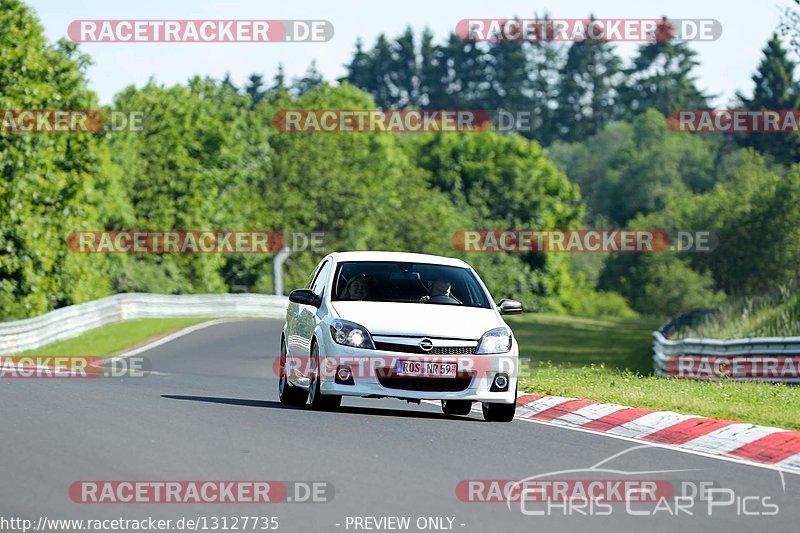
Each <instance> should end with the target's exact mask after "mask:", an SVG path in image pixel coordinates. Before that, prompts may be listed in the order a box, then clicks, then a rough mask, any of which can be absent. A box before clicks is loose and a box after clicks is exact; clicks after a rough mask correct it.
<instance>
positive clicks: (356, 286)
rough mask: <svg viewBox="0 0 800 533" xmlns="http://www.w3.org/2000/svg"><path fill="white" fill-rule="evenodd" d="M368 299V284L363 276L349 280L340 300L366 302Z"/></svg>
mask: <svg viewBox="0 0 800 533" xmlns="http://www.w3.org/2000/svg"><path fill="white" fill-rule="evenodd" d="M368 297H369V282H368V281H367V278H366V277H365V276H364V275H363V274H362V275H360V276H353V277H352V278H350V281H348V282H347V285H346V286H345V288H344V292H343V293H342V298H346V299H348V300H366V299H367V298H368Z"/></svg>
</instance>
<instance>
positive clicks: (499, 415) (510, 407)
mask: <svg viewBox="0 0 800 533" xmlns="http://www.w3.org/2000/svg"><path fill="white" fill-rule="evenodd" d="M482 407H483V419H484V420H486V421H487V422H511V421H512V420H514V413H516V411H517V403H516V402H514V403H486V402H484V403H483V405H482Z"/></svg>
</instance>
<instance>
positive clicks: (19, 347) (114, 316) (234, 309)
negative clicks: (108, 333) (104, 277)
mask: <svg viewBox="0 0 800 533" xmlns="http://www.w3.org/2000/svg"><path fill="white" fill-rule="evenodd" d="M288 304H289V300H288V298H286V297H285V296H271V295H264V294H185V295H184V294H180V295H163V294H140V293H127V294H116V295H114V296H109V297H107V298H102V299H100V300H95V301H93V302H86V303H82V304H78V305H70V306H68V307H63V308H61V309H56V310H55V311H51V312H50V313H47V314H45V315H42V316H38V317H35V318H29V319H26V320H18V321H15V322H0V355H11V354H18V353H21V352H24V351H26V350H32V349H35V348H40V347H42V346H45V345H47V344H50V343H52V342H56V341H60V340H64V339H69V338H72V337H77V336H78V335H81V334H82V333H84V332H86V331H89V330H91V329H94V328H96V327H99V326H102V325H104V324H109V323H112V322H119V321H121V320H128V319H133V318H184V317H185V318H190V317H212V318H219V317H259V318H284V317H285V316H286V306H287V305H288Z"/></svg>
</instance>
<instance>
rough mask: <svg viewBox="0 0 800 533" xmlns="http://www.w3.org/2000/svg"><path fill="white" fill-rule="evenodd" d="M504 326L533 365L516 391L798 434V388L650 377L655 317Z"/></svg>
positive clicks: (517, 319) (529, 318)
mask: <svg viewBox="0 0 800 533" xmlns="http://www.w3.org/2000/svg"><path fill="white" fill-rule="evenodd" d="M507 322H508V324H509V325H510V326H511V328H512V329H513V330H514V334H515V335H516V337H517V340H518V341H519V343H520V355H521V356H522V357H525V358H527V359H528V360H529V361H532V362H533V363H534V369H533V371H532V373H531V374H530V375H529V376H522V377H521V381H520V390H524V391H526V392H538V393H542V394H553V395H557V396H570V397H575V398H583V399H589V400H594V401H598V402H611V403H619V404H623V405H630V406H635V407H647V408H650V409H659V410H668V411H676V412H679V413H686V414H696V415H702V416H709V417H714V418H723V419H729V420H738V421H743V422H750V423H753V424H762V425H769V426H777V427H782V428H787V429H798V430H800V410H798V409H797V408H796V406H797V405H798V404H800V387H795V386H787V385H782V384H781V385H771V384H769V383H737V382H732V381H727V382H707V381H692V380H685V379H665V378H656V377H653V376H651V375H648V374H650V372H651V371H652V362H651V357H652V337H651V332H652V331H653V330H654V329H655V328H657V327H658V325H659V324H660V323H661V322H662V321H661V320H659V319H650V318H636V319H630V318H626V319H587V318H575V317H566V316H560V315H546V314H525V315H520V316H513V317H508V318H507Z"/></svg>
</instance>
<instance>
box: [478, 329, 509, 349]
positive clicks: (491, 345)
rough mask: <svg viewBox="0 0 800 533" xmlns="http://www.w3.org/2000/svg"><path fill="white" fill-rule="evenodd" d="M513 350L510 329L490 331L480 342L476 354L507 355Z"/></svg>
mask: <svg viewBox="0 0 800 533" xmlns="http://www.w3.org/2000/svg"><path fill="white" fill-rule="evenodd" d="M509 350H511V331H510V330H509V329H508V328H495V329H490V330H489V331H487V332H486V333H484V334H483V336H482V337H481V340H480V341H478V349H477V350H476V351H475V353H476V354H479V355H481V354H490V353H506V352H507V351H509Z"/></svg>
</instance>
